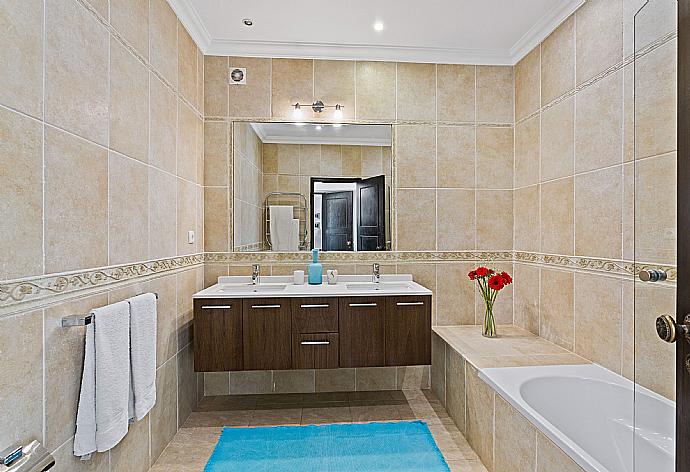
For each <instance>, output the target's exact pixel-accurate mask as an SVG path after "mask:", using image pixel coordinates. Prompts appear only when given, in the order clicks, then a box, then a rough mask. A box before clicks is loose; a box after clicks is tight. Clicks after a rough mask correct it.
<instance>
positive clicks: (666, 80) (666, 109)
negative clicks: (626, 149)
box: [634, 39, 678, 159]
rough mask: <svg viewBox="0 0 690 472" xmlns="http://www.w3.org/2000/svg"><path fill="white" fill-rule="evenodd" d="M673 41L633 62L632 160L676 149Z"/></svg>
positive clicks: (675, 63) (674, 50) (675, 77)
mask: <svg viewBox="0 0 690 472" xmlns="http://www.w3.org/2000/svg"><path fill="white" fill-rule="evenodd" d="M676 49H677V40H675V39H674V40H672V41H669V42H668V43H666V44H664V45H663V46H661V47H660V48H658V49H655V50H654V51H652V52H650V53H649V54H647V55H645V56H643V57H641V58H640V59H639V60H638V61H637V62H636V63H635V83H634V88H635V91H634V95H635V104H634V106H635V138H636V139H635V157H636V158H637V159H639V158H641V157H647V156H656V155H659V154H663V153H666V152H670V151H673V150H675V149H676V148H677V146H676V134H677V132H676V123H677V119H676V108H677V106H676V102H677V90H678V84H677V76H678V74H677V72H676V65H677V62H678V61H677V50H676Z"/></svg>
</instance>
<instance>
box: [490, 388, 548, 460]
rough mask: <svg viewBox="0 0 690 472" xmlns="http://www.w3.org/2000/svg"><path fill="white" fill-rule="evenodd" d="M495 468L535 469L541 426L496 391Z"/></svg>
mask: <svg viewBox="0 0 690 472" xmlns="http://www.w3.org/2000/svg"><path fill="white" fill-rule="evenodd" d="M495 415H496V417H495V431H494V436H495V437H494V468H493V471H494V472H533V471H534V468H535V465H536V464H535V463H536V460H537V457H536V455H535V454H534V450H535V449H536V448H537V434H536V433H537V430H536V429H535V428H534V426H532V423H530V422H529V420H528V419H527V418H525V417H524V416H522V415H521V414H520V413H519V412H518V411H517V410H516V409H515V408H513V407H512V406H510V404H509V403H508V402H506V401H505V400H504V399H503V398H501V396H500V395H496V411H495Z"/></svg>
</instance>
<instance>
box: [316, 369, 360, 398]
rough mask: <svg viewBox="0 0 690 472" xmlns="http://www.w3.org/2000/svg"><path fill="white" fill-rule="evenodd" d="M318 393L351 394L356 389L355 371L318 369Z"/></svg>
mask: <svg viewBox="0 0 690 472" xmlns="http://www.w3.org/2000/svg"><path fill="white" fill-rule="evenodd" d="M314 377H315V378H314V381H315V384H316V391H317V392H351V391H354V389H355V369H316V371H315V372H314Z"/></svg>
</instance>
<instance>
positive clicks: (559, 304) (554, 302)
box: [539, 268, 574, 350]
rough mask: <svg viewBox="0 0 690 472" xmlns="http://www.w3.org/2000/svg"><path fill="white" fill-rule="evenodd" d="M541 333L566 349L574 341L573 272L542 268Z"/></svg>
mask: <svg viewBox="0 0 690 472" xmlns="http://www.w3.org/2000/svg"><path fill="white" fill-rule="evenodd" d="M540 284H541V285H540V289H539V290H540V300H541V306H540V316H539V335H540V336H541V337H543V338H546V339H548V340H549V341H551V342H554V343H556V344H558V345H559V346H562V347H564V348H566V349H569V350H572V349H573V346H574V341H573V335H574V333H573V319H574V314H573V287H574V281H573V272H571V271H561V270H553V269H547V268H542V269H541V282H540Z"/></svg>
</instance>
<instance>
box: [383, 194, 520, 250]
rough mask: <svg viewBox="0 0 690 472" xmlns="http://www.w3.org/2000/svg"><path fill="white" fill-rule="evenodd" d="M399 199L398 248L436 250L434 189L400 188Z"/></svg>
mask: <svg viewBox="0 0 690 472" xmlns="http://www.w3.org/2000/svg"><path fill="white" fill-rule="evenodd" d="M397 200H398V201H397V205H398V250H399V251H415V250H416V251H422V250H423V251H429V250H434V249H435V248H436V192H435V191H434V190H399V191H398V197H397ZM422 228H423V230H422ZM511 236H512V232H511Z"/></svg>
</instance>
